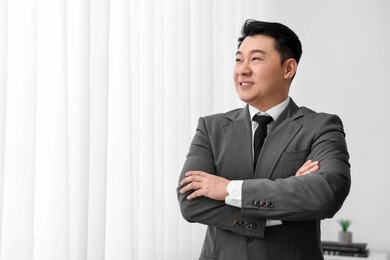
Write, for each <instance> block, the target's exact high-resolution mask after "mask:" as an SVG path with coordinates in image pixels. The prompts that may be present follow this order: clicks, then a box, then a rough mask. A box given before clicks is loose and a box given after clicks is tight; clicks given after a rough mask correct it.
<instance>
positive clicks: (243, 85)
mask: <svg viewBox="0 0 390 260" xmlns="http://www.w3.org/2000/svg"><path fill="white" fill-rule="evenodd" d="M253 84H254V83H253V82H248V81H243V82H240V86H242V87H250V86H252V85H253Z"/></svg>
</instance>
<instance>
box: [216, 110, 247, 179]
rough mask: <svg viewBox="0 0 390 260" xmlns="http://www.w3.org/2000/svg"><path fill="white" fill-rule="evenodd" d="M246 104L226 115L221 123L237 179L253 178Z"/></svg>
mask: <svg viewBox="0 0 390 260" xmlns="http://www.w3.org/2000/svg"><path fill="white" fill-rule="evenodd" d="M249 117H250V116H249V110H248V106H246V107H245V108H243V109H239V110H235V111H234V112H232V113H229V114H228V115H227V122H226V123H225V124H224V125H223V128H224V132H225V136H226V140H227V144H228V147H229V151H230V154H231V158H230V159H231V160H232V161H233V164H234V166H235V168H236V169H235V171H236V172H237V173H239V175H237V179H239V180H245V179H251V178H253V159H252V158H253V156H252V130H251V124H250V123H251V121H250V118H249Z"/></svg>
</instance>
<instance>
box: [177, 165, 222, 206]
mask: <svg viewBox="0 0 390 260" xmlns="http://www.w3.org/2000/svg"><path fill="white" fill-rule="evenodd" d="M185 176H186V177H185V178H184V179H183V180H182V181H181V182H180V185H184V184H187V185H186V186H184V187H183V188H182V189H181V190H180V193H181V194H184V193H186V192H188V191H190V190H193V192H192V193H191V194H190V195H188V197H187V199H189V200H192V199H195V198H197V197H201V196H203V197H208V198H210V199H213V200H220V201H224V200H225V197H226V196H227V195H228V192H227V190H226V188H227V186H228V184H229V180H227V179H225V178H223V177H220V176H216V175H213V174H209V173H207V172H202V171H190V172H187V173H186V174H185Z"/></svg>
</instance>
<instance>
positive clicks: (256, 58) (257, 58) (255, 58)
mask: <svg viewBox="0 0 390 260" xmlns="http://www.w3.org/2000/svg"><path fill="white" fill-rule="evenodd" d="M252 60H263V59H262V58H260V57H253V58H252Z"/></svg>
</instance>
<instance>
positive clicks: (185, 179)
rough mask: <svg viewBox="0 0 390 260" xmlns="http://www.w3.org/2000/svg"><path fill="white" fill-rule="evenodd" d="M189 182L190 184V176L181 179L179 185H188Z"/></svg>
mask: <svg viewBox="0 0 390 260" xmlns="http://www.w3.org/2000/svg"><path fill="white" fill-rule="evenodd" d="M190 182H192V177H191V176H190V177H186V178H184V179H182V180H181V182H180V185H184V184H186V183H190Z"/></svg>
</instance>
